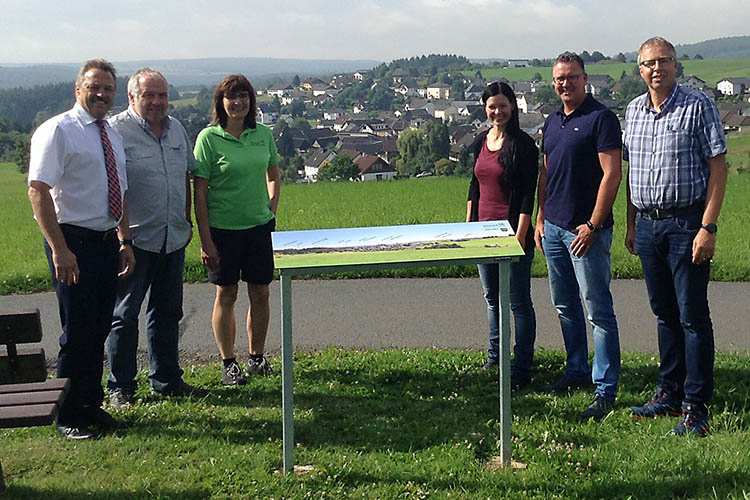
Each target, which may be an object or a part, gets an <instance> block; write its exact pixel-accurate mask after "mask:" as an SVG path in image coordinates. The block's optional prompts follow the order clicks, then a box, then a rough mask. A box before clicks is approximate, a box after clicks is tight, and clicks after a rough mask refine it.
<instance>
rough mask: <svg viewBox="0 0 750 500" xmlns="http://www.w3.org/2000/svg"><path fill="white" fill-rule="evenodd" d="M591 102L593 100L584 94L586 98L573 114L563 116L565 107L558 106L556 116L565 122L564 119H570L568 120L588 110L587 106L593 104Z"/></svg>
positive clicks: (562, 105)
mask: <svg viewBox="0 0 750 500" xmlns="http://www.w3.org/2000/svg"><path fill="white" fill-rule="evenodd" d="M593 100H594V98H593V97H591V94H586V98H585V99H584V100H583V102H582V103H581V104H580V105H579V106H578V107H577V108H576V109H574V110H573V112H572V113H570V114H569V115H566V114H565V105H564V104H560V107H559V108H557V114H558V115H559V116H560V118H561V119H563V120H565V119H566V118H568V119H570V118H572V117H574V116H576V115H577V114H580V113H582V112H583V111H585V110H586V108H588V106H590V105H591V103H592V102H593Z"/></svg>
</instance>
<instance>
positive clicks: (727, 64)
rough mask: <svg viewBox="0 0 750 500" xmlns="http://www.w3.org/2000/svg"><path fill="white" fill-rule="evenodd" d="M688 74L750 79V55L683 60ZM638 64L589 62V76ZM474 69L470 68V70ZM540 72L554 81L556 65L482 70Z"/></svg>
mask: <svg viewBox="0 0 750 500" xmlns="http://www.w3.org/2000/svg"><path fill="white" fill-rule="evenodd" d="M681 62H682V65H683V67H684V70H685V74H687V75H694V76H697V77H698V78H700V79H701V80H703V81H705V82H706V83H707V84H708V85H710V86H712V87H713V86H716V83H717V82H718V81H719V80H721V79H723V78H727V77H744V78H750V57H743V58H738V59H704V60H683V61H681ZM634 67H635V63H598V64H587V65H586V72H587V73H588V74H589V75H609V76H610V77H612V78H614V79H615V80H619V79H620V76H621V75H622V72H623V71H625V72H626V73H627V74H628V75H629V74H631V73H632V71H633V68H634ZM469 72H470V71H469V70H467V71H466V73H469ZM536 73H539V74H540V75H542V78H543V79H544V80H546V81H550V80H552V68H550V67H545V68H508V69H502V68H487V69H483V70H482V76H483V77H484V78H485V79H486V80H491V79H495V78H501V77H502V78H507V79H508V80H511V81H514V80H515V81H518V80H531V79H532V78H533V77H534V74H536Z"/></svg>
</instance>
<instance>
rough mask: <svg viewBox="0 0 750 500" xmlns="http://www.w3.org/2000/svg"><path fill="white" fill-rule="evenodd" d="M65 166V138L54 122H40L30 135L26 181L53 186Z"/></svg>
mask: <svg viewBox="0 0 750 500" xmlns="http://www.w3.org/2000/svg"><path fill="white" fill-rule="evenodd" d="M64 168H65V138H64V136H63V133H62V130H60V127H58V126H57V123H56V122H52V121H48V122H46V123H44V124H42V125H41V126H40V127H39V128H38V129H37V131H36V132H35V133H34V135H33V136H32V137H31V152H30V156H29V177H28V182H29V184H31V181H41V182H43V183H45V184H47V185H48V186H50V187H54V186H55V184H57V181H58V180H59V179H60V177H61V176H62V174H63V170H64Z"/></svg>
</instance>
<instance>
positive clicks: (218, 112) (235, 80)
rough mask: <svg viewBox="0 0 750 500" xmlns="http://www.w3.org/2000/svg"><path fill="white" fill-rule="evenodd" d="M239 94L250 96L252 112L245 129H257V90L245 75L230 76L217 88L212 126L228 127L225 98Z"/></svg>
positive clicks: (246, 120) (248, 113)
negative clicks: (245, 93)
mask: <svg viewBox="0 0 750 500" xmlns="http://www.w3.org/2000/svg"><path fill="white" fill-rule="evenodd" d="M237 92H247V93H248V94H250V110H249V111H248V112H247V116H246V117H245V128H255V113H256V111H257V99H256V97H255V89H253V86H252V85H251V84H250V81H249V80H248V79H247V78H245V77H244V76H243V75H229V76H228V77H226V78H224V79H223V80H222V81H221V82H219V85H218V86H217V87H216V92H214V111H213V121H212V122H211V125H221V126H222V127H226V126H227V111H226V110H225V109H224V100H223V99H224V96H226V95H232V94H236V93H237Z"/></svg>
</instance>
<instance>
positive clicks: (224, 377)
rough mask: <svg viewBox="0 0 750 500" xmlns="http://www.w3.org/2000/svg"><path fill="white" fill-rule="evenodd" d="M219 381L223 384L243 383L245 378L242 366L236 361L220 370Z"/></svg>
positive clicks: (245, 380)
mask: <svg viewBox="0 0 750 500" xmlns="http://www.w3.org/2000/svg"><path fill="white" fill-rule="evenodd" d="M221 383H222V384H224V385H245V384H247V379H246V378H245V376H244V375H243V374H242V368H240V364H239V363H237V362H236V361H235V362H234V363H230V364H229V366H225V367H224V368H223V369H222V370H221Z"/></svg>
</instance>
